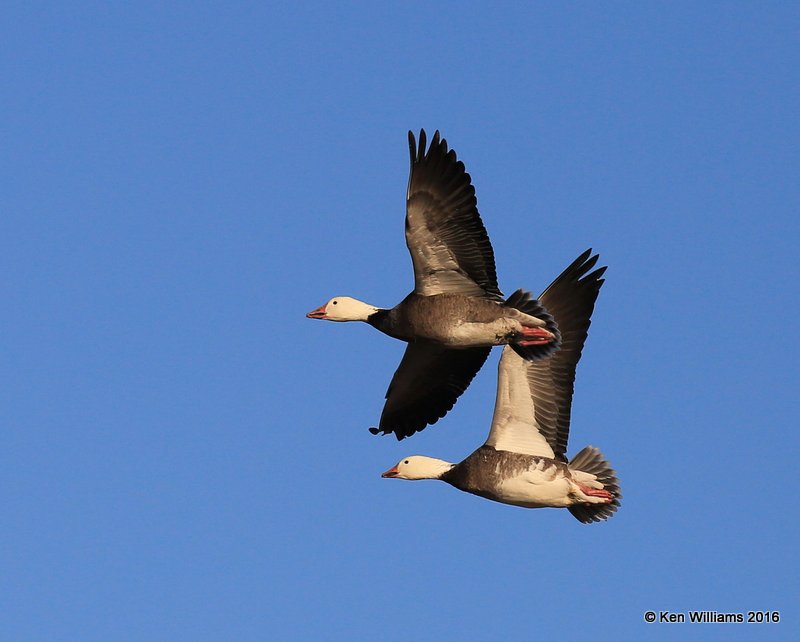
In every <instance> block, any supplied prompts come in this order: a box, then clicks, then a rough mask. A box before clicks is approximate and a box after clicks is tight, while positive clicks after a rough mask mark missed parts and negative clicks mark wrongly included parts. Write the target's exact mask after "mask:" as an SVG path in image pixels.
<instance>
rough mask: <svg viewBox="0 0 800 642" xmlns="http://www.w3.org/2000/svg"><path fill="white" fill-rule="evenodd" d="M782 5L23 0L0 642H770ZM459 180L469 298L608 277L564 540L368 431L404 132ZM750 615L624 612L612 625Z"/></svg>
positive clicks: (392, 362)
mask: <svg viewBox="0 0 800 642" xmlns="http://www.w3.org/2000/svg"><path fill="white" fill-rule="evenodd" d="M799 30H800V5H798V4H797V3H791V2H784V3H778V2H773V3H759V2H752V3H741V2H720V3H696V2H686V3H683V2H670V3H655V2H627V3H625V2H617V3H567V4H565V3H551V2H547V3H545V2H537V3H533V2H532V3H474V2H458V3H456V2H448V3H433V2H426V3H416V2H404V3H381V4H380V5H379V3H366V2H362V3H352V2H341V3H321V2H320V3H295V2H291V3H273V2H267V3H261V2H252V3H230V2H226V3H213V4H212V3H188V2H186V3H164V2H157V3H156V2H152V3H151V2H136V3H116V2H115V3H108V2H96V3H93V2H85V3H46V2H44V3H33V2H12V3H6V4H4V7H3V10H2V21H0V71H1V72H2V89H1V90H0V92H1V93H0V96H1V98H0V171H2V177H3V179H2V186H1V187H0V243H2V248H0V296H2V299H1V300H2V306H1V307H2V312H1V313H0V315H1V321H0V345H1V346H2V358H1V359H0V374H1V375H2V381H3V384H2V386H0V396H1V399H2V401H1V402H0V427H1V430H0V459H1V463H0V497H2V513H3V517H2V524H3V525H2V528H0V568H2V582H1V583H0V604H1V605H2V616H1V617H0V639H3V640H103V641H106V640H266V639H271V640H295V639H296V640H307V639H325V640H357V639H364V640H367V639H369V640H383V641H392V640H455V639H459V640H489V639H498V640H500V639H505V640H510V639H515V640H534V639H539V640H542V639H551V638H558V639H566V640H569V639H578V638H583V639H586V638H592V637H596V638H597V639H608V640H642V639H680V638H684V639H685V638H691V639H742V640H747V639H756V638H758V639H789V638H792V637H794V639H797V635H798V628H799V627H798V625H797V621H798V618H800V612H798V602H797V595H798V592H799V591H800V587H798V579H797V578H798V555H797V542H796V538H797V532H798V519H797V514H796V510H797V503H798V499H797V495H798V478H797V473H798V465H797V462H798V451H799V450H800V441H799V440H798V435H797V427H798V422H797V395H798V369H797V359H798V351H797V348H796V344H797V332H798V323H797V318H798V315H800V302H799V299H800V297H799V296H798V286H797V279H798V276H800V275H798V269H797V262H796V255H797V247H798V242H799V241H800V234H798V222H797V220H798V214H799V213H800V190H798V176H800V158H799V152H798V150H799V149H800V136H798V134H800V125H799V124H798V114H800V91H799V89H798V88H799V87H800V55H799V54H798V31H799ZM420 127H424V128H426V129H427V130H428V131H429V133H432V132H433V130H435V129H439V130H441V132H442V134H443V135H444V136H445V137H446V138H447V140H448V142H449V143H450V145H451V146H452V147H453V148H454V149H455V150H456V151H457V152H458V154H459V157H460V158H461V159H463V160H464V162H465V163H466V166H467V170H468V171H469V172H470V173H471V175H472V178H473V181H474V183H475V185H476V189H477V195H478V206H479V209H480V212H481V214H482V216H483V220H484V222H485V224H486V227H487V229H488V231H489V235H490V237H491V239H492V242H493V245H494V250H495V254H496V257H497V271H498V276H499V280H500V287H501V288H502V289H503V290H504V291H505V292H506V293H510V292H511V291H513V290H514V289H516V288H518V287H524V288H528V289H531V290H533V291H535V292H539V291H541V290H542V289H543V288H544V287H545V286H546V285H547V284H548V283H549V282H550V281H551V280H552V279H553V278H554V277H555V276H556V275H557V274H558V273H559V272H560V271H561V269H562V268H563V267H565V266H566V265H567V264H568V263H569V262H570V261H572V259H574V258H575V257H576V256H577V255H578V254H580V253H581V252H582V251H583V250H585V249H586V248H588V247H592V248H594V249H595V251H597V252H599V253H600V254H601V257H602V263H603V264H606V265H608V266H609V269H608V273H607V281H606V285H605V287H604V288H603V291H602V292H601V295H600V300H599V303H598V306H597V308H596V310H595V314H594V322H593V325H592V328H591V331H590V335H589V339H588V342H587V346H586V350H585V351H584V358H583V360H582V362H581V363H580V364H579V368H578V378H577V386H576V394H575V404H574V412H573V422H572V433H571V437H570V449H569V452H570V453H571V454H575V453H577V451H578V450H579V449H580V448H582V447H583V446H584V445H586V444H589V443H591V444H594V445H596V446H598V447H600V448H601V449H602V450H603V452H604V453H605V454H606V456H607V457H608V458H609V459H610V461H611V462H612V463H613V464H614V465H615V467H616V469H617V471H618V473H619V477H620V480H621V483H622V489H623V494H624V498H623V503H622V507H621V509H620V511H619V512H618V513H617V514H616V516H615V517H613V518H612V519H611V520H610V521H608V522H606V523H601V524H593V525H588V526H587V525H582V524H580V523H579V522H578V521H576V520H575V519H574V518H573V517H572V516H571V515H570V514H569V513H568V512H567V511H563V510H562V511H557V510H551V509H545V510H524V509H520V508H514V507H510V506H503V505H500V504H493V503H491V502H488V501H485V500H482V499H480V498H477V497H473V496H470V495H466V494H463V493H459V492H458V491H456V490H455V489H453V488H451V487H449V486H447V485H445V484H442V483H438V482H415V483H412V482H400V481H396V480H384V479H381V478H380V473H381V472H382V471H384V470H386V469H387V468H389V467H390V466H391V465H393V464H394V463H396V461H397V460H398V459H399V458H401V457H403V456H405V455H410V454H427V455H432V456H437V457H441V458H444V459H448V460H450V461H459V460H460V459H461V458H463V457H465V456H466V455H467V454H469V453H470V452H471V451H472V450H473V449H474V448H476V447H477V446H479V445H480V444H481V443H482V442H483V441H484V439H485V438H486V434H487V432H488V428H489V423H490V420H491V415H492V407H493V403H494V386H495V382H496V367H497V360H498V358H499V350H496V351H495V352H494V353H493V354H492V356H491V357H490V360H489V362H488V363H487V365H486V366H485V367H484V369H483V370H482V371H481V372H480V374H479V375H478V377H477V378H476V380H475V382H474V383H473V385H472V386H471V387H470V388H469V389H468V390H467V392H466V393H465V394H464V396H463V397H462V399H461V400H460V401H459V403H458V404H457V405H456V407H455V409H454V410H453V411H452V412H451V413H450V414H449V415H448V416H447V417H446V418H445V419H444V420H442V421H440V422H439V423H438V424H437V425H435V426H433V427H430V428H428V429H427V430H425V431H424V432H423V433H421V434H419V435H416V436H414V437H412V438H411V439H408V440H405V441H403V442H400V443H398V442H397V441H395V440H394V438H393V437H383V438H381V437H373V436H372V435H370V434H369V433H368V431H367V428H368V427H369V426H373V425H375V424H376V422H377V420H378V417H379V415H380V410H381V407H382V403H383V395H384V393H385V390H386V386H387V384H388V382H389V379H390V378H391V375H392V373H393V372H394V370H395V368H396V366H397V363H398V362H399V359H400V356H401V354H402V351H403V348H404V346H403V344H401V343H400V342H398V341H394V340H392V339H390V338H389V337H386V336H384V335H381V334H380V333H378V332H376V331H375V330H373V329H372V328H370V327H368V326H366V325H363V324H343V325H339V324H332V323H323V322H319V321H311V320H308V319H306V318H305V316H304V315H305V312H307V311H309V310H311V309H312V308H315V307H317V306H319V305H320V304H322V303H323V302H325V301H327V300H328V299H329V298H330V297H331V296H333V295H343V294H347V295H352V296H356V297H358V298H360V299H363V300H366V301H368V302H370V303H374V304H376V305H380V306H387V307H388V306H392V305H394V304H395V303H397V302H399V301H400V300H401V299H402V297H404V296H405V295H406V294H407V293H408V291H410V289H411V287H412V273H411V263H410V260H409V257H408V254H407V250H406V247H405V242H404V238H403V216H404V197H405V189H406V181H407V173H408V152H407V146H406V145H407V144H406V134H407V131H408V130H409V129H414V130H418V129H419V128H420ZM690 609H704V610H716V611H720V612H746V611H748V610H757V609H768V610H779V611H781V614H782V616H783V620H782V622H781V623H780V624H761V625H755V624H749V625H748V624H728V625H725V626H722V625H696V624H695V625H691V624H683V625H680V624H673V625H667V624H652V625H648V624H645V623H644V621H643V613H644V612H645V611H647V610H655V611H659V610H672V611H678V612H685V611H688V610H690Z"/></svg>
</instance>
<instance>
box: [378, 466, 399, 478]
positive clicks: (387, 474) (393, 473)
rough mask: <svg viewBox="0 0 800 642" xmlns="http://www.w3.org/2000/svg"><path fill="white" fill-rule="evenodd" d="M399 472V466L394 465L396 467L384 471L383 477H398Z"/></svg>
mask: <svg viewBox="0 0 800 642" xmlns="http://www.w3.org/2000/svg"><path fill="white" fill-rule="evenodd" d="M398 474H399V472H398V470H397V466H394V467H392V468H390V469H389V470H387V471H386V472H385V473H383V475H381V477H397V475H398Z"/></svg>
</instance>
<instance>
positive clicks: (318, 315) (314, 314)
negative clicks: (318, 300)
mask: <svg viewBox="0 0 800 642" xmlns="http://www.w3.org/2000/svg"><path fill="white" fill-rule="evenodd" d="M327 305H328V304H327V303H326V304H325V305H321V306H319V307H318V308H317V309H316V310H311V312H309V313H308V314H307V315H306V317H308V318H309V319H327V318H328V316H327V315H326V314H325V308H326V307H327Z"/></svg>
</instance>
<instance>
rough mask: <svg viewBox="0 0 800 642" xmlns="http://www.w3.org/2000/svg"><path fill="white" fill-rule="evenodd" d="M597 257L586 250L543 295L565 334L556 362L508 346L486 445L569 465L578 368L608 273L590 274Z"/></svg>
mask: <svg viewBox="0 0 800 642" xmlns="http://www.w3.org/2000/svg"><path fill="white" fill-rule="evenodd" d="M598 258H599V257H598V256H597V255H595V256H591V250H587V251H586V252H584V253H583V254H581V256H579V257H578V258H577V259H576V260H575V261H574V262H573V263H572V265H570V266H569V267H568V268H567V269H566V270H564V272H562V273H561V275H560V276H559V277H558V278H557V279H556V280H555V281H553V283H552V284H550V286H549V287H548V288H547V289H546V290H545V291H544V292H543V293H542V295H541V296H540V297H539V300H540V301H541V302H542V305H544V306H546V307H547V309H548V310H549V312H550V313H551V314H552V315H553V318H554V319H555V320H556V323H558V328H559V330H560V331H561V348H560V350H559V351H558V352H556V354H555V355H554V356H553V357H552V358H550V359H543V360H540V361H534V362H531V361H524V360H523V359H522V358H521V357H520V356H519V355H517V354H516V353H515V352H514V351H513V350H512V349H511V348H509V347H508V346H506V347H505V348H504V350H503V356H502V358H501V359H500V366H499V372H498V382H497V399H496V401H495V408H494V417H493V419H492V428H491V431H490V433H489V438H488V440H487V441H486V444H487V445H489V446H493V447H494V448H496V449H497V450H508V451H511V452H518V453H525V454H529V455H539V456H543V457H551V458H557V459H561V460H563V461H566V451H567V440H568V438H569V422H570V415H571V412H572V394H573V391H574V387H575V386H574V384H575V368H576V366H577V364H578V361H579V360H580V358H581V352H582V351H583V344H584V342H585V341H586V337H587V335H588V331H589V325H590V324H591V316H592V311H593V310H594V305H595V302H596V301H597V295H598V294H599V293H600V288H601V287H602V285H603V282H604V279H603V278H602V276H603V273H604V272H605V271H606V268H605V267H602V268H599V269H597V270H595V271H594V272H592V273H591V274H587V273H588V272H589V270H591V269H592V268H593V267H594V266H595V264H596V263H597V259H598Z"/></svg>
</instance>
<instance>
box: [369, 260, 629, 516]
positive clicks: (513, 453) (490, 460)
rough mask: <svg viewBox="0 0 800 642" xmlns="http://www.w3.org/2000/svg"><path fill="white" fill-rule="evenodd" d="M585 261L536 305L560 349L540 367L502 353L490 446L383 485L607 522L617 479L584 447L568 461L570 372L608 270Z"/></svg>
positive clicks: (418, 465)
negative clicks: (439, 486) (435, 486)
mask: <svg viewBox="0 0 800 642" xmlns="http://www.w3.org/2000/svg"><path fill="white" fill-rule="evenodd" d="M590 254H591V251H587V252H585V253H584V254H582V255H581V256H580V257H579V258H578V259H577V260H576V261H575V262H574V263H573V264H572V265H570V266H569V267H568V268H567V269H566V270H565V271H564V272H563V273H562V274H561V275H560V276H559V277H558V278H557V279H556V280H555V281H554V282H553V283H552V284H551V285H550V287H548V288H547V290H545V292H544V293H543V294H542V296H541V297H540V300H541V302H542V304H543V305H545V306H547V309H548V310H550V312H551V313H552V315H553V316H554V317H555V319H556V322H557V323H558V327H559V329H560V331H561V349H560V350H559V351H558V352H557V353H556V354H555V355H554V356H553V357H552V358H550V359H547V360H545V361H534V362H528V361H524V360H523V359H521V358H520V357H519V355H517V354H516V353H515V352H514V351H513V350H510V349H509V348H508V347H506V348H504V349H503V356H502V357H501V359H500V366H499V368H498V381H497V399H496V401H495V407H494V417H493V419H492V427H491V431H490V432H489V438H488V439H487V440H486V443H485V444H484V445H483V446H481V447H480V448H478V450H476V451H475V452H474V453H472V454H471V455H470V456H469V457H467V458H466V459H465V460H464V461H462V462H461V463H459V464H451V463H449V462H446V461H443V460H441V459H434V458H432V457H422V456H414V457H407V458H405V459H402V460H401V461H400V462H399V463H398V464H397V465H396V466H394V467H393V468H390V469H389V470H387V471H386V472H385V473H383V477H397V478H399V479H441V480H442V481H445V482H447V483H448V484H451V485H453V486H455V487H456V488H458V489H459V490H463V491H466V492H468V493H473V494H475V495H480V496H481V497H485V498H487V499H491V500H494V501H496V502H502V503H504V504H513V505H515V506H523V507H525V508H540V507H544V506H551V507H557V508H568V509H569V511H570V512H571V513H572V514H573V515H574V516H575V517H576V518H577V519H579V520H580V521H581V522H584V523H589V522H596V521H600V520H604V519H608V518H609V517H610V516H611V515H612V514H613V513H614V512H615V511H616V510H617V508H618V507H619V504H620V498H621V494H620V489H619V482H618V481H617V477H616V473H615V472H614V470H612V468H611V466H610V465H609V464H608V462H607V461H606V460H605V459H604V457H603V455H602V454H601V453H600V451H599V450H597V449H596V448H594V447H592V446H587V447H586V448H584V449H583V450H581V451H580V452H579V453H578V454H577V455H576V456H575V458H574V459H573V460H572V461H568V460H567V458H566V456H565V453H566V450H567V437H568V436H569V422H570V412H571V406H572V392H573V389H574V382H575V366H576V365H577V363H578V360H579V359H580V356H581V350H582V349H583V344H584V341H585V340H586V336H587V332H588V329H589V324H590V317H591V314H592V310H593V309H594V304H595V301H596V299H597V295H598V293H599V292H600V287H601V286H602V284H603V279H602V278H601V277H602V275H603V273H604V272H605V268H604V267H603V268H599V269H597V270H595V271H594V272H592V273H591V274H587V272H589V270H591V269H592V268H593V267H594V265H595V264H596V263H597V258H598V257H597V255H595V256H593V257H591V258H589V256H590Z"/></svg>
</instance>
